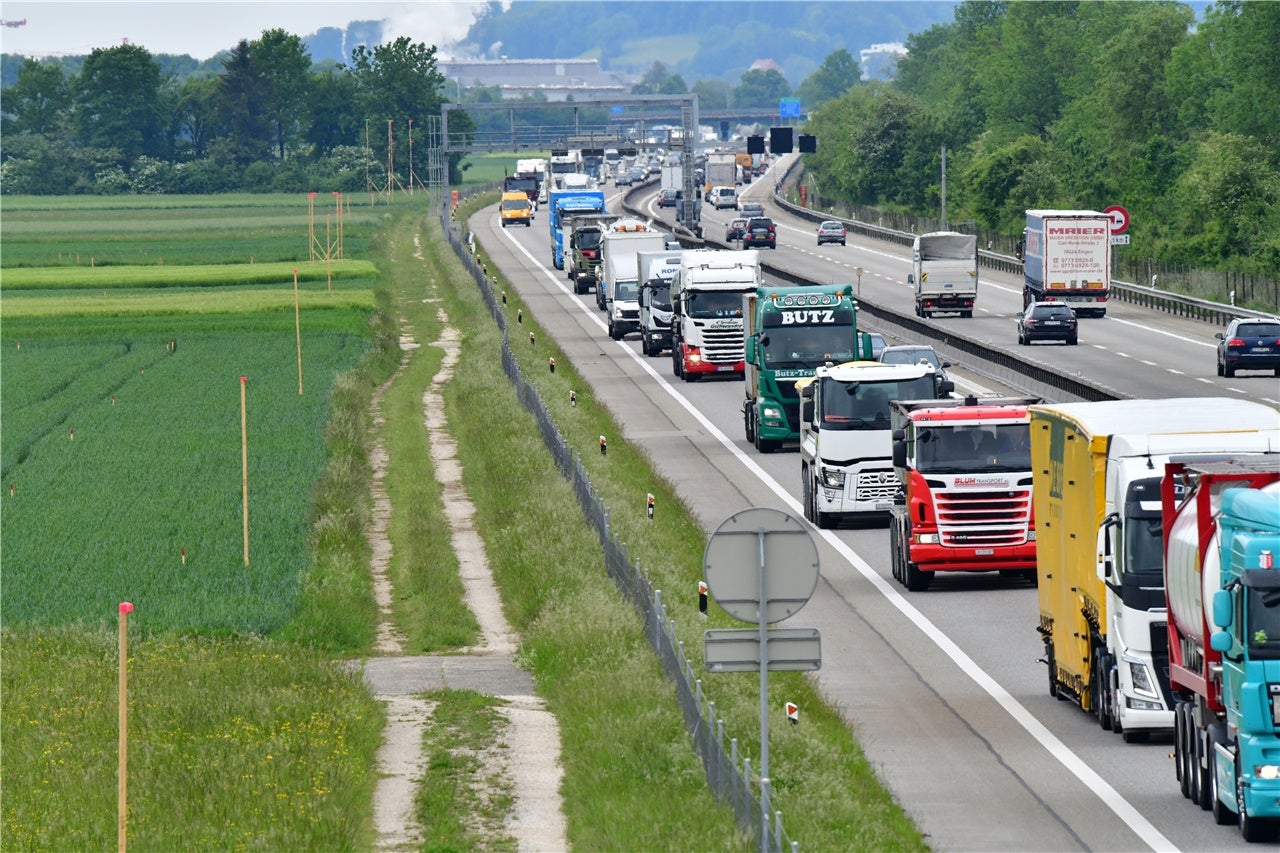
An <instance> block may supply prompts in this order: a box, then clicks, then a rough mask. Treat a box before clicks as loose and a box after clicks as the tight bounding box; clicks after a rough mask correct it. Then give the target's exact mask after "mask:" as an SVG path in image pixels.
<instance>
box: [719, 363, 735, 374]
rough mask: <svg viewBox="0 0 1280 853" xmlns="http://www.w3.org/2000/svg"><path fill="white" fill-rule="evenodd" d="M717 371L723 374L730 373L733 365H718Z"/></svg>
mask: <svg viewBox="0 0 1280 853" xmlns="http://www.w3.org/2000/svg"><path fill="white" fill-rule="evenodd" d="M716 370H718V371H720V372H721V373H729V372H730V371H732V370H733V365H732V364H721V365H717V366H716Z"/></svg>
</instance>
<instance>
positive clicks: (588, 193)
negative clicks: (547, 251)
mask: <svg viewBox="0 0 1280 853" xmlns="http://www.w3.org/2000/svg"><path fill="white" fill-rule="evenodd" d="M547 207H548V209H549V212H548V214H547V222H548V224H549V227H550V229H551V263H552V264H553V265H554V266H555V268H556V269H558V270H562V269H564V265H565V249H566V247H567V246H568V245H569V220H570V219H571V218H573V217H574V216H582V215H584V214H588V213H604V212H605V206H604V192H603V191H602V190H559V189H557V190H551V192H550V193H548V196H547Z"/></svg>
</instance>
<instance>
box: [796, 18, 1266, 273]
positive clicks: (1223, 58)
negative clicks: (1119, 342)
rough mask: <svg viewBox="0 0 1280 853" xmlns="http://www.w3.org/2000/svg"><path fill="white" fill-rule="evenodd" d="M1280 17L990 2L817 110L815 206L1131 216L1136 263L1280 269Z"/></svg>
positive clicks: (978, 217)
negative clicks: (820, 200)
mask: <svg viewBox="0 0 1280 853" xmlns="http://www.w3.org/2000/svg"><path fill="white" fill-rule="evenodd" d="M1277 44H1280V4H1277V3H1254V2H1239V1H1238V0H1231V2H1219V3H1216V4H1215V5H1213V6H1211V7H1209V9H1208V10H1207V11H1206V14H1205V18H1204V20H1203V21H1201V22H1199V23H1198V24H1197V23H1196V21H1195V15H1194V13H1193V11H1192V10H1191V9H1190V8H1189V7H1188V6H1186V5H1183V4H1181V3H1173V2H1143V3H1120V2H1109V3H1096V2H1055V3H1025V2H989V1H988V0H970V2H965V3H962V4H960V5H959V6H957V8H956V13H955V20H954V21H953V22H951V23H947V24H940V25H936V26H934V27H932V28H930V29H928V30H926V31H925V32H922V33H919V34H916V35H913V36H911V37H910V38H909V39H908V41H907V51H908V52H907V54H906V55H905V56H904V57H902V58H901V59H900V61H899V62H898V66H897V72H896V75H895V77H894V79H893V81H892V82H890V83H869V84H864V85H856V86H853V87H852V88H850V89H848V90H847V91H846V92H844V93H843V94H842V95H840V96H839V97H838V98H835V99H833V100H830V101H828V102H826V103H824V104H822V105H820V106H819V107H817V109H816V110H814V111H813V113H812V114H811V120H810V121H809V123H808V128H807V130H808V132H810V133H813V134H815V135H816V136H817V138H818V142H819V144H818V152H817V153H816V154H814V155H809V156H808V157H807V158H806V167H807V168H808V169H810V170H811V172H812V174H813V175H814V177H815V178H816V183H817V185H818V186H819V187H820V189H821V193H822V195H823V197H824V198H834V199H839V200H842V201H844V202H847V203H850V204H855V205H872V206H878V207H881V208H884V209H889V210H893V211H897V212H905V213H914V214H923V215H931V216H935V217H937V216H939V214H940V213H941V196H942V180H941V170H942V149H943V147H944V146H945V148H946V163H947V171H946V175H947V178H946V204H947V217H946V218H947V219H948V221H950V222H952V223H955V222H962V221H965V222H971V223H973V225H974V227H975V228H977V229H986V230H995V231H998V232H1000V233H1003V234H1017V233H1019V232H1021V230H1022V228H1023V224H1024V220H1025V216H1024V211H1025V210H1027V209H1029V208H1065V209H1077V208H1090V209H1098V210H1100V209H1102V208H1103V207H1106V206H1107V205H1110V204H1120V205H1123V206H1124V207H1125V208H1126V209H1127V210H1128V211H1129V213H1130V218H1131V221H1132V226H1131V228H1130V234H1131V235H1132V241H1133V245H1135V246H1141V247H1142V248H1141V249H1140V251H1141V252H1142V254H1143V256H1144V257H1154V258H1156V259H1162V260H1164V261H1166V262H1169V263H1176V264H1187V265H1190V266H1198V267H1203V268H1208V269H1217V270H1231V271H1235V272H1243V273H1249V274H1255V275H1263V276H1268V277H1271V278H1274V277H1276V275H1277V274H1278V273H1280V96H1277V92H1280V52H1278V51H1277V50H1276V45H1277Z"/></svg>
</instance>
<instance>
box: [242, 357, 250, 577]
mask: <svg viewBox="0 0 1280 853" xmlns="http://www.w3.org/2000/svg"><path fill="white" fill-rule="evenodd" d="M248 382H249V377H248V376H241V377H240V484H241V492H242V493H243V495H244V564H245V565H246V566H247V565H249V410H248V407H247V404H246V402H245V385H247V384H248Z"/></svg>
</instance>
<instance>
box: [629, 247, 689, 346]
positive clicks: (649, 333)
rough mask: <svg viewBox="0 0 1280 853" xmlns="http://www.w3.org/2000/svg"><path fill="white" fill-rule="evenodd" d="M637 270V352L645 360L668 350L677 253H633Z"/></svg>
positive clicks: (677, 251)
mask: <svg viewBox="0 0 1280 853" xmlns="http://www.w3.org/2000/svg"><path fill="white" fill-rule="evenodd" d="M636 266H637V267H638V268H639V271H640V299H639V301H640V349H641V350H643V351H644V354H645V355H647V356H649V357H651V358H652V357H655V356H659V355H662V352H663V350H669V349H671V279H672V278H674V277H675V274H676V270H678V269H679V268H680V251H679V250H678V249H677V250H675V251H671V250H665V251H662V252H636Z"/></svg>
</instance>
